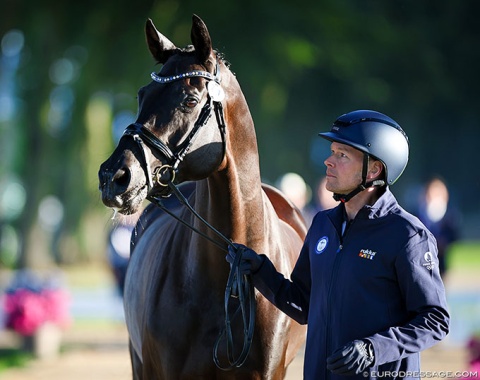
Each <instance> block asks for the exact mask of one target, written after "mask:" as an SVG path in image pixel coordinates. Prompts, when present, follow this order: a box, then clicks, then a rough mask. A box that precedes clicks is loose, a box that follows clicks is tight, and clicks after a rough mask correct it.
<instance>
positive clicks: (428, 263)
mask: <svg viewBox="0 0 480 380" xmlns="http://www.w3.org/2000/svg"><path fill="white" fill-rule="evenodd" d="M423 258H424V259H425V263H424V264H423V266H424V267H425V268H427V269H428V270H433V269H435V261H433V255H432V253H431V252H425V254H424V255H423Z"/></svg>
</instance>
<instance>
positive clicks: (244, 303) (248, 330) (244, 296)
mask: <svg viewBox="0 0 480 380" xmlns="http://www.w3.org/2000/svg"><path fill="white" fill-rule="evenodd" d="M151 77H152V79H153V80H154V81H155V82H158V83H161V84H166V83H170V82H173V81H177V80H181V79H184V78H192V77H203V78H205V79H207V80H208V83H207V90H208V95H207V101H206V103H205V105H204V106H203V108H202V109H201V111H200V114H199V117H198V119H197V121H196V122H195V124H194V126H193V128H192V130H191V131H190V133H189V134H188V135H187V137H186V138H185V139H184V141H183V142H182V143H181V144H180V145H179V146H178V147H177V148H176V149H175V151H172V149H170V147H169V146H168V145H167V144H165V143H164V142H162V141H161V140H160V139H159V138H158V137H157V136H155V134H154V133H153V132H151V131H150V130H149V129H148V128H146V127H145V126H144V125H142V124H140V123H133V124H130V125H129V126H128V127H127V128H126V129H125V131H124V133H123V134H124V135H125V136H131V137H132V138H133V139H134V141H135V142H136V143H137V144H138V146H139V147H140V151H141V153H142V158H143V168H144V171H145V176H146V177H147V186H148V194H147V199H148V200H149V201H150V202H152V203H153V204H155V205H156V206H158V207H160V208H161V209H162V210H163V211H164V212H165V213H167V214H168V215H170V216H172V217H173V218H175V219H176V220H177V221H178V222H180V223H181V224H183V225H184V226H186V227H188V228H190V229H191V230H192V231H194V232H196V233H197V234H199V235H201V236H202V237H204V238H205V239H207V240H209V241H210V242H212V243H213V244H215V245H216V246H217V247H219V248H220V249H222V250H224V251H227V252H228V249H227V247H228V246H230V247H232V248H233V249H234V250H235V251H236V255H235V260H234V262H233V264H232V265H231V268H230V274H229V276H228V280H227V285H226V289H225V298H224V308H225V326H224V328H223V329H222V331H221V332H220V335H219V337H218V339H217V341H216V343H215V346H214V352H213V360H214V362H215V364H216V366H217V367H218V368H220V369H222V370H230V369H232V368H234V367H240V366H242V365H243V363H244V362H245V360H246V359H247V356H248V353H249V351H250V347H251V344H252V340H253V332H254V329H255V314H256V304H255V292H254V287H253V284H252V281H251V277H250V275H242V274H241V272H240V266H239V264H240V261H241V256H242V255H241V251H240V250H238V249H237V248H236V246H235V245H234V244H233V242H232V241H231V240H230V239H228V238H227V237H225V236H224V235H223V234H222V233H221V232H220V231H218V230H217V229H216V228H215V227H213V226H212V225H211V224H210V223H208V222H207V221H206V220H205V219H204V218H203V217H202V216H201V215H200V214H198V213H197V211H196V210H195V209H194V208H193V207H192V206H191V205H190V204H189V202H188V200H187V199H186V198H185V196H184V195H183V194H182V193H181V191H180V190H179V188H178V187H177V185H176V184H175V183H174V181H175V176H176V173H177V172H178V167H179V165H180V163H181V162H182V161H183V159H184V158H185V156H186V155H187V153H188V152H189V150H190V148H191V146H192V144H193V142H194V140H195V138H196V137H197V136H198V134H199V132H200V130H201V129H202V127H203V126H205V125H206V124H207V123H208V120H209V119H210V117H211V113H212V107H213V111H214V113H215V117H216V120H217V125H218V128H219V130H220V134H221V136H222V143H223V158H224V157H225V153H226V137H225V134H226V125H225V119H224V115H223V106H222V100H223V98H224V92H223V89H222V87H221V85H220V68H219V65H218V61H217V64H216V66H215V72H214V74H213V75H212V74H210V73H209V72H207V71H199V70H196V71H189V72H186V73H183V74H178V75H174V76H169V77H165V76H159V75H157V74H155V73H152V74H151ZM145 146H148V147H149V148H150V150H151V151H153V152H155V153H157V154H160V155H162V156H163V157H165V158H166V163H165V164H164V165H162V166H159V167H156V168H154V169H153V170H152V169H151V167H150V164H149V160H148V155H149V153H148V150H147V149H146V147H145ZM223 158H222V161H223ZM155 185H159V186H161V187H163V188H165V189H166V190H167V191H168V193H167V194H166V195H162V194H160V195H158V194H156V193H155V191H154V190H153V188H154V186H155ZM171 194H174V195H175V196H176V197H177V198H178V200H179V201H180V202H181V203H182V204H183V205H185V206H186V207H187V208H188V209H189V210H190V211H191V212H192V214H193V215H194V216H195V217H196V218H197V219H199V220H200V221H201V222H202V223H203V224H204V225H205V226H207V228H209V229H210V230H211V231H213V232H214V233H215V235H217V237H218V238H219V239H220V240H221V241H223V243H221V242H219V241H217V240H216V239H212V238H211V237H210V236H208V235H207V234H205V233H203V232H202V231H200V230H198V229H197V228H195V227H194V226H193V225H191V224H189V223H188V222H186V221H185V220H183V219H181V218H179V217H178V216H177V215H175V214H174V213H173V212H172V211H170V210H168V208H167V207H166V206H165V205H164V204H163V199H162V198H166V197H168V196H170V195H171ZM225 245H226V246H227V247H226V246H225ZM235 298H237V299H238V301H239V305H238V307H237V308H236V310H235V312H234V313H233V315H230V314H231V312H230V302H231V300H232V299H235ZM239 312H240V313H241V316H242V322H243V327H244V331H243V332H244V339H243V347H242V351H241V353H240V355H238V357H235V354H234V352H233V346H234V344H233V333H232V327H231V320H232V319H233V318H235V316H236V315H237V314H238V313H239ZM223 339H225V341H226V345H227V360H228V365H227V366H222V365H221V363H220V360H219V358H218V347H219V345H220V342H221V341H222V340H223Z"/></svg>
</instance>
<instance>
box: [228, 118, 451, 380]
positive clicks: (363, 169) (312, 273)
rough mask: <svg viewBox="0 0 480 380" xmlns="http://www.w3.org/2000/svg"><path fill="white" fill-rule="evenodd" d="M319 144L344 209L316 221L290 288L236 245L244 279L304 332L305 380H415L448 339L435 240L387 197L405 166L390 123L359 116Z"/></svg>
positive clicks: (398, 135) (397, 132)
mask: <svg viewBox="0 0 480 380" xmlns="http://www.w3.org/2000/svg"><path fill="white" fill-rule="evenodd" d="M320 136H321V137H323V138H325V139H327V140H329V141H330V142H331V155H330V156H329V157H328V158H327V159H326V160H325V165H326V167H327V170H326V176H327V183H326V188H327V190H329V191H331V192H333V193H334V198H335V199H336V200H339V201H341V202H340V203H339V205H338V206H337V207H335V208H333V209H330V210H325V211H320V212H319V213H318V214H317V215H316V216H315V217H314V219H313V222H312V225H311V227H310V229H309V231H308V234H307V236H306V238H305V242H304V245H303V248H302V250H301V252H300V255H299V258H298V261H297V263H296V265H295V268H294V270H293V272H292V274H291V279H287V278H285V277H284V276H283V275H282V274H281V273H278V272H277V271H276V269H275V268H274V266H273V264H272V263H271V262H270V260H269V259H268V258H267V257H266V256H265V255H258V254H257V253H255V252H254V251H253V250H251V249H249V248H247V247H245V246H242V245H236V247H237V249H236V250H235V249H230V252H229V254H228V256H227V261H229V262H230V263H231V262H233V258H234V257H235V255H236V254H242V260H241V262H240V268H241V271H242V273H245V274H248V273H251V274H252V278H253V281H254V284H255V286H256V287H257V289H258V290H259V291H260V292H261V293H262V294H263V295H264V296H265V297H266V298H267V299H268V300H269V301H270V302H272V303H273V304H275V305H276V306H277V307H278V308H279V309H280V310H282V311H283V312H285V313H286V314H288V315H289V316H290V317H292V318H294V319H295V320H296V321H298V322H299V323H302V324H306V323H308V332H307V342H306V349H305V362H304V378H305V379H315V380H318V379H340V378H343V375H356V378H358V379H366V378H372V379H373V378H377V377H383V378H419V371H420V356H419V352H420V351H421V350H423V349H426V348H428V347H430V346H432V345H434V344H435V343H436V342H438V341H440V340H442V339H443V338H444V337H445V336H446V334H447V333H448V326H449V314H448V311H447V304H446V300H445V289H444V286H443V283H442V280H441V278H440V275H439V270H438V259H437V247H436V242H435V239H434V237H433V235H432V234H431V233H430V232H429V231H428V230H427V229H426V228H425V226H424V225H423V224H422V223H421V222H420V221H419V220H418V219H417V218H416V217H414V216H413V215H411V214H409V213H407V212H406V211H405V210H403V209H402V208H401V207H400V205H399V204H398V203H397V201H396V199H395V197H394V196H393V194H392V193H391V192H390V190H389V185H392V184H393V183H394V182H395V181H396V180H397V179H398V178H399V177H400V175H401V174H402V172H403V171H404V169H405V167H406V165H407V161H408V151H409V147H408V138H407V136H406V134H405V132H404V131H403V130H402V129H401V128H400V126H399V125H398V124H397V123H396V122H395V121H394V120H392V119H391V118H389V117H388V116H386V115H383V114H381V113H379V112H375V111H366V110H360V111H353V112H350V113H347V114H345V115H342V116H340V117H339V118H338V119H337V120H335V122H334V124H333V126H332V129H331V131H330V132H326V133H320Z"/></svg>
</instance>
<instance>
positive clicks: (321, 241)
mask: <svg viewBox="0 0 480 380" xmlns="http://www.w3.org/2000/svg"><path fill="white" fill-rule="evenodd" d="M327 245H328V237H326V236H324V237H322V238H320V239H319V240H318V242H317V246H316V247H315V253H316V254H317V255H319V254H320V253H322V252H323V251H324V250H325V248H327Z"/></svg>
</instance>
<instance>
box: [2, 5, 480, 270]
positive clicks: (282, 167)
mask: <svg viewBox="0 0 480 380" xmlns="http://www.w3.org/2000/svg"><path fill="white" fill-rule="evenodd" d="M193 13H195V14H198V15H199V16H200V17H201V18H202V19H203V20H204V21H205V23H206V24H207V26H208V28H209V31H210V34H211V36H212V40H213V44H214V46H215V47H216V48H217V49H218V50H220V51H221V52H222V53H224V54H225V56H226V59H227V60H228V61H229V62H230V63H231V69H232V71H233V72H235V73H236V75H237V77H238V80H239V82H240V84H241V86H242V88H243V91H244V93H245V95H246V98H247V101H248V102H249V105H250V109H251V112H252V115H253V118H254V120H255V124H256V130H257V136H258V141H259V150H260V162H261V170H262V176H263V178H264V180H265V181H267V182H274V181H275V180H276V179H277V178H278V177H279V176H280V175H282V174H283V173H285V172H291V171H293V172H297V173H299V174H300V175H302V176H303V178H305V180H306V181H307V183H308V184H309V185H310V186H311V187H312V188H314V186H315V184H316V181H317V180H318V178H319V177H321V176H322V175H323V174H324V165H323V160H324V159H325V157H326V156H327V155H328V151H329V147H328V144H325V142H323V141H320V139H319V138H318V137H317V133H318V132H320V131H325V130H328V129H329V127H330V125H331V123H332V121H333V120H334V119H335V118H336V117H337V116H339V115H340V114H342V113H345V112H348V111H351V110H354V109H359V108H365V109H375V110H378V111H380V112H383V113H386V114H387V115H389V116H391V117H392V118H394V119H395V120H396V121H397V122H399V124H400V125H401V126H402V127H403V128H404V129H405V130H406V132H407V134H408V135H409V137H410V141H411V155H410V163H409V165H408V167H407V169H406V171H405V173H404V175H403V176H402V178H401V179H400V180H399V182H398V183H397V184H395V186H394V187H393V188H392V190H393V192H394V193H395V194H396V196H397V198H398V199H399V200H400V202H401V203H402V204H403V205H405V207H406V208H407V209H412V210H413V209H414V207H415V205H416V202H417V195H418V191H419V189H420V187H421V186H422V184H423V183H424V182H425V181H426V180H427V179H428V178H429V177H431V176H432V175H441V176H442V177H443V178H444V179H445V180H446V181H447V184H448V186H449V188H450V190H451V196H452V201H453V202H454V203H455V204H456V205H457V206H458V207H459V208H460V210H461V212H462V215H463V219H462V236H461V238H462V240H476V239H479V238H480V228H479V227H480V213H479V209H480V207H479V206H480V201H479V197H478V194H479V193H480V174H479V173H480V171H479V170H478V168H477V164H478V163H479V162H480V160H479V158H478V157H479V156H478V154H477V153H478V143H479V141H480V130H479V121H478V120H479V118H478V109H479V106H480V104H479V97H478V95H477V89H478V88H479V87H480V74H479V70H478V61H479V59H478V58H480V48H479V44H480V33H479V32H480V23H478V20H477V16H478V14H479V13H480V2H478V1H475V0H463V1H438V0H437V1H428V0H427V1H414V0H402V1H399V0H392V1H382V0H377V1H375V0H371V1H368V0H367V1H353V0H352V1H348V0H320V1H319V0H315V1H312V0H310V1H304V2H292V1H285V0H282V1H271V0H264V1H252V0H245V1H241V2H240V1H231V2H229V1H220V0H212V1H208V2H198V1H190V0H187V1H175V0H166V1H147V0H140V1H128V2H127V1H122V0H116V1H95V2H94V1H91V0H84V1H78V2H67V1H64V2H58V1H53V0H52V1H48V0H44V1H41V0H40V1H33V0H30V1H27V0H0V39H1V51H0V268H1V267H2V266H3V267H9V268H12V267H13V268H14V267H25V266H27V267H28V266H31V267H41V266H47V265H49V264H51V263H56V264H62V265H69V264H78V263H81V262H91V261H92V260H96V259H99V258H104V257H105V249H106V248H105V245H106V235H107V233H108V230H109V228H110V226H111V223H112V222H111V221H110V216H111V211H110V210H107V209H106V208H105V207H104V206H103V205H102V203H101V200H100V194H99V191H98V189H97V186H98V185H97V170H98V167H99V165H100V163H101V162H103V161H104V160H105V159H106V158H107V157H108V156H109V154H110V153H111V151H112V149H113V147H114V145H115V144H116V139H117V138H118V134H119V133H121V132H122V131H123V129H124V128H125V127H126V125H128V123H130V122H131V121H133V120H134V118H135V113H136V106H137V105H136V93H137V90H138V89H139V88H140V87H141V86H143V85H145V84H146V83H148V82H149V80H150V79H149V74H150V72H151V71H154V70H158V69H159V67H158V66H155V64H154V61H153V59H152V58H151V56H150V53H149V52H148V50H147V48H146V44H145V37H144V24H145V20H146V19H147V18H151V19H152V20H153V21H154V23H155V24H156V26H157V28H158V29H159V31H161V32H162V33H163V34H164V35H166V36H167V37H168V38H169V39H170V40H171V41H172V42H174V43H175V44H176V45H177V46H182V47H183V46H185V45H187V44H189V43H190V40H189V36H190V28H191V16H192V14H193Z"/></svg>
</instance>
